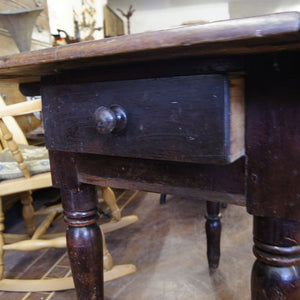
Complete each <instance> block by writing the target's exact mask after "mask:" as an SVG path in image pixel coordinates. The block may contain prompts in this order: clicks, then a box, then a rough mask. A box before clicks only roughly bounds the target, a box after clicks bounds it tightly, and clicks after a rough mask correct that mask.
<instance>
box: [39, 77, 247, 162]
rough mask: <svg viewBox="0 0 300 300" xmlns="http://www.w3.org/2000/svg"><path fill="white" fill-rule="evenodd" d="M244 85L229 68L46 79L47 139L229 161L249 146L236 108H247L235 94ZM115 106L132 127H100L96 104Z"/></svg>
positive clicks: (53, 144)
mask: <svg viewBox="0 0 300 300" xmlns="http://www.w3.org/2000/svg"><path fill="white" fill-rule="evenodd" d="M238 85H239V84H238ZM238 85H234V84H232V83H231V84H230V81H229V80H228V79H227V78H226V76H224V75H195V76H177V77H169V78H155V79H138V80H124V81H110V82H93V83H82V84H67V85H55V84H54V85H52V84H51V85H46V86H44V87H43V90H42V96H43V112H44V124H45V129H46V133H47V134H46V145H47V147H48V148H49V149H51V150H59V151H72V152H82V153H95V154H103V155H112V156H123V157H136V158H146V159H147V158H148V159H159V160H170V161H182V162H197V163H213V164H225V163H229V162H232V161H233V160H235V159H236V158H238V157H239V156H240V155H241V154H242V152H243V141H241V140H243V134H242V133H241V131H243V130H244V129H243V128H242V129H241V128H240V127H241V124H240V122H238V124H235V128H232V123H233V122H232V120H231V118H232V116H234V115H237V113H235V111H236V110H238V112H240V113H242V112H243V107H242V104H240V102H241V101H240V100H238V101H235V103H234V105H232V103H231V102H232V101H231V98H233V99H235V98H239V97H231V90H234V89H233V88H232V86H238ZM236 102H237V103H238V104H237V103H236ZM112 105H119V106H121V107H122V108H123V109H124V111H125V112H126V118H127V123H126V125H125V128H124V129H122V130H120V131H119V132H114V131H113V132H112V133H108V134H100V133H99V132H98V131H97V129H96V122H95V111H96V110H97V109H98V108H99V107H103V106H104V107H106V108H108V109H109V108H110V107H111V106H112ZM233 110H235V111H233ZM239 119H241V120H242V119H243V117H241V116H240V115H239ZM241 122H243V121H241ZM235 123H236V121H235ZM239 128H240V129H239ZM237 132H238V133H237ZM237 139H238V143H236V142H237ZM233 144H234V145H233ZM237 144H238V145H237ZM239 144H240V145H239ZM233 152H234V153H233Z"/></svg>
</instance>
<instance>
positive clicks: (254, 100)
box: [246, 53, 300, 221]
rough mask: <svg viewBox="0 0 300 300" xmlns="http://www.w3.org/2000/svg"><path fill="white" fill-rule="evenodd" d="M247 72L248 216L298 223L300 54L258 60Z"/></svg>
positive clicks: (260, 57)
mask: <svg viewBox="0 0 300 300" xmlns="http://www.w3.org/2000/svg"><path fill="white" fill-rule="evenodd" d="M247 69H248V76H247V78H248V79H247V83H246V84H247V108H246V111H247V126H246V128H247V131H246V140H247V150H246V151H247V157H248V162H247V169H248V179H247V185H248V192H247V209H248V212H249V213H251V214H253V215H256V216H274V217H281V218H286V219H289V220H296V221H299V220H300V184H299V183H300V172H299V170H300V155H299V153H300V127H299V122H298V120H300V107H299V95H300V85H299V80H300V61H299V53H294V54H293V53H288V54H282V55H276V56H257V57H253V58H252V59H249V61H248V67H247ZM266 120H268V121H266ZM258 158H259V159H258Z"/></svg>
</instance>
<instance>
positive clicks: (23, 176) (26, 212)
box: [0, 97, 137, 292]
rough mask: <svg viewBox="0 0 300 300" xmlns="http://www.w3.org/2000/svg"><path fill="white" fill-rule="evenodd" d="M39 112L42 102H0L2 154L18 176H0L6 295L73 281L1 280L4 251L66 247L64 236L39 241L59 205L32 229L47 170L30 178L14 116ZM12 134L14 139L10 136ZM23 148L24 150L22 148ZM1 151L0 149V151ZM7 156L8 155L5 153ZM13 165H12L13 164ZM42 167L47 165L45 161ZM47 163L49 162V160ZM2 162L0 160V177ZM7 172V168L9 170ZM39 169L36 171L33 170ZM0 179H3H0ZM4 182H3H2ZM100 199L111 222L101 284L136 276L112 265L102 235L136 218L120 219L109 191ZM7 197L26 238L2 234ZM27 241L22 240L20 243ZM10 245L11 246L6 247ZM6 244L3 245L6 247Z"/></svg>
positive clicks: (0, 252) (129, 268)
mask: <svg viewBox="0 0 300 300" xmlns="http://www.w3.org/2000/svg"><path fill="white" fill-rule="evenodd" d="M36 111H41V100H40V99H39V100H34V101H30V102H22V103H18V104H13V105H8V106H7V105H6V104H5V102H4V100H3V98H2V97H0V140H1V142H2V145H3V148H6V149H4V151H6V152H10V153H11V157H12V158H13V160H14V162H15V164H16V166H17V167H18V170H17V172H15V171H14V172H8V173H9V174H8V175H6V176H8V177H7V178H6V177H5V175H3V174H2V175H1V174H0V290H5V291H22V292H29V291H57V290H64V289H71V288H74V285H73V279H72V277H67V278H55V279H34V280H20V279H7V278H4V262H3V256H4V251H6V250H20V251H31V250H38V249H43V248H48V247H57V248H64V247H66V239H65V234H62V235H60V236H58V237H55V238H52V239H42V236H43V235H44V233H45V232H46V230H47V229H48V227H49V226H50V224H51V223H52V221H53V220H54V218H55V217H56V216H57V214H59V213H61V212H62V208H61V205H57V206H54V207H50V208H48V209H44V210H43V211H42V212H39V213H40V214H41V213H43V214H45V215H46V217H45V218H44V220H43V222H42V223H41V225H39V227H37V228H35V225H34V209H33V206H32V201H33V200H32V197H31V191H32V190H36V189H41V188H46V187H51V186H52V181H51V173H50V171H49V170H50V167H49V166H48V169H47V168H46V169H43V173H40V174H34V175H32V174H31V173H32V171H34V166H33V164H30V163H27V162H26V161H25V160H24V157H23V154H22V151H21V150H20V148H22V147H28V142H27V140H26V137H25V136H24V134H23V132H22V130H21V129H20V127H19V125H18V124H17V122H16V120H15V119H14V117H13V116H16V115H22V114H28V113H33V112H36ZM11 132H13V135H12V133H11ZM21 145H26V146H21ZM0 150H1V149H0ZM6 154H7V153H6ZM14 162H13V163H14ZM42 162H44V165H47V164H46V163H45V161H41V163H42ZM48 163H49V160H48ZM1 165H2V168H3V162H2V164H1V160H0V173H1ZM8 169H9V168H8ZM36 169H38V168H36ZM12 173H17V175H16V177H17V178H11V177H12ZM1 176H2V177H1ZM4 178H5V179H4ZM101 191H102V197H103V199H104V201H105V203H106V204H107V205H108V207H109V209H110V211H111V215H112V220H111V221H110V222H109V223H107V224H104V225H101V231H102V235H103V253H104V258H103V260H104V270H105V273H104V280H105V281H108V280H112V279H116V278H118V277H121V276H124V275H127V274H130V273H133V272H135V270H136V268H135V266H134V265H130V264H129V265H116V266H114V265H113V262H112V257H111V255H110V253H109V251H108V249H107V247H106V243H105V239H104V233H107V232H111V231H114V230H117V229H119V228H122V227H124V226H127V225H130V224H132V223H134V222H135V221H137V217H136V216H127V217H123V218H122V217H121V213H120V210H119V208H118V206H117V204H116V198H115V195H114V192H113V191H112V190H111V189H110V188H108V187H104V188H101ZM10 194H19V195H20V199H21V203H22V206H23V209H22V211H23V218H24V221H25V227H26V233H27V234H26V235H24V234H23V235H22V234H21V235H17V236H12V235H7V234H4V233H3V231H4V213H3V210H2V200H3V197H4V196H7V195H10ZM24 238H26V239H25V240H22V239H24ZM7 241H10V242H11V243H9V244H8V243H7ZM5 242H6V243H5Z"/></svg>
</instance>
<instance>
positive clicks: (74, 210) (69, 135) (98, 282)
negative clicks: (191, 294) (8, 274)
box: [0, 13, 300, 299]
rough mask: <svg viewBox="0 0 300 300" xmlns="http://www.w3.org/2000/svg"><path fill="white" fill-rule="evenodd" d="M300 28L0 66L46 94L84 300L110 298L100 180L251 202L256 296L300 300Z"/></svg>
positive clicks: (55, 53) (107, 43)
mask: <svg viewBox="0 0 300 300" xmlns="http://www.w3.org/2000/svg"><path fill="white" fill-rule="evenodd" d="M299 22H300V15H299V14H298V13H281V14H273V15H267V16H261V17H253V18H247V19H239V20H228V21H221V22H215V23H210V24H205V25H193V26H183V27H178V28H174V29H170V30H164V31H158V32H147V33H143V34H136V35H131V36H122V37H117V38H110V39H106V40H100V41H92V42H86V43H79V44H73V45H68V46H63V47H57V48H51V49H45V50H40V51H36V52H31V53H22V54H18V55H12V56H9V57H3V58H1V59H0V79H1V80H9V81H17V82H19V83H20V89H21V91H22V92H23V93H24V94H26V95H34V94H39V93H41V95H42V97H43V111H44V124H45V130H46V134H45V135H46V144H47V146H48V148H49V150H50V157H51V166H52V176H53V182H54V185H55V186H56V187H59V188H61V192H62V199H63V206H64V212H65V220H66V223H67V224H68V230H67V244H68V251H69V257H70V261H71V266H72V271H73V275H74V281H75V285H76V290H77V295H78V298H79V299H103V284H102V280H103V275H102V273H103V272H102V271H103V268H102V263H101V262H102V245H101V234H100V232H99V228H98V226H97V225H96V220H97V210H96V194H95V189H94V185H102V186H111V187H118V188H125V189H127V188H128V189H140V190H146V191H154V192H160V193H176V194H182V195H185V197H186V201H187V205H188V198H189V197H199V200H213V201H222V202H228V203H235V204H239V205H245V206H246V208H247V211H248V212H249V213H250V214H252V215H253V216H254V229H253V235H254V248H253V249H254V254H255V255H256V257H257V260H256V262H255V264H254V267H253V270H252V299H300V265H299V264H300V222H299V221H300V180H299V176H300V175H299V174H300V159H299V152H300V151H299V150H300V149H299V148H300V128H299V127H300V126H299V120H300V105H299V103H300V102H299V97H300V59H299V49H300V39H299V38H300V35H299V24H300V23H299ZM244 87H245V89H244ZM244 100H245V104H244ZM208 276H209V275H208Z"/></svg>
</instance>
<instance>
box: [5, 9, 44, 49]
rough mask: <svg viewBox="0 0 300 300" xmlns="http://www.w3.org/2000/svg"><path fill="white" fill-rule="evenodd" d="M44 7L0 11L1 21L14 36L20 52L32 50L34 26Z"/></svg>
mask: <svg viewBox="0 0 300 300" xmlns="http://www.w3.org/2000/svg"><path fill="white" fill-rule="evenodd" d="M43 9H44V8H42V7H37V8H29V9H15V10H4V11H0V21H1V23H2V24H3V26H4V28H5V29H6V30H8V32H9V33H10V35H11V36H12V38H13V40H14V41H15V43H16V45H17V47H18V49H19V50H20V52H24V51H30V48H31V36H32V31H33V27H34V25H35V22H36V19H37V17H38V16H39V14H40V13H41V11H42V10H43Z"/></svg>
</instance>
